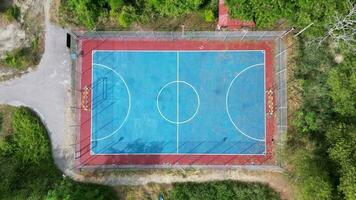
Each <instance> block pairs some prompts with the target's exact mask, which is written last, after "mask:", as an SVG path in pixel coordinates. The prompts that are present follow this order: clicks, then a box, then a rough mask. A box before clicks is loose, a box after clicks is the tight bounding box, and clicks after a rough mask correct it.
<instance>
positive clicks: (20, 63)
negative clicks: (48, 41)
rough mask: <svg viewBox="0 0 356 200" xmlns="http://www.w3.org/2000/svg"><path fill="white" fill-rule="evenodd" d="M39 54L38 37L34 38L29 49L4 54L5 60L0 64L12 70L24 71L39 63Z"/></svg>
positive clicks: (24, 48)
mask: <svg viewBox="0 0 356 200" xmlns="http://www.w3.org/2000/svg"><path fill="white" fill-rule="evenodd" d="M40 52H41V50H40V45H39V37H35V38H34V39H33V40H32V42H31V45H30V46H29V47H23V48H19V49H15V50H13V51H11V52H6V55H5V59H4V60H2V61H1V60H0V63H2V64H3V65H4V66H7V67H11V68H13V69H18V70H24V69H26V68H27V67H29V66H33V65H36V64H37V63H38V62H39V61H40V59H41V55H40Z"/></svg>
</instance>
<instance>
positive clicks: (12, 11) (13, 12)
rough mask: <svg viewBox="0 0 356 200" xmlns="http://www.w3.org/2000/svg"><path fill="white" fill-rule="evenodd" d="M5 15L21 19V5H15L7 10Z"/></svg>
mask: <svg viewBox="0 0 356 200" xmlns="http://www.w3.org/2000/svg"><path fill="white" fill-rule="evenodd" d="M5 15H6V17H7V19H8V20H19V19H20V15H21V10H20V8H19V7H17V6H16V5H14V6H11V7H10V8H8V9H7V10H6V12H5Z"/></svg>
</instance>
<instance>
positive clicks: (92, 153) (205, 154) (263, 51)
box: [90, 50, 267, 156]
mask: <svg viewBox="0 0 356 200" xmlns="http://www.w3.org/2000/svg"><path fill="white" fill-rule="evenodd" d="M251 51H252V52H253V51H255V52H262V53H263V54H264V69H265V68H266V65H265V61H266V59H265V58H266V54H265V50H92V60H91V61H92V79H93V72H94V70H93V61H94V59H93V56H94V54H95V53H96V52H177V53H178V52H251ZM264 71H265V74H266V70H264ZM264 79H266V77H264ZM265 81H266V80H265ZM264 95H265V91H264ZM92 97H93V95H92ZM265 101H266V100H265ZM265 107H266V105H265ZM265 109H266V108H265ZM92 113H93V112H92V111H91V115H92ZM265 116H266V113H265ZM92 120H93V118H92V116H91V121H92ZM265 120H266V119H265ZM92 125H93V123H91V131H92V130H93V129H92ZM92 135H93V134H92V132H91V133H90V137H91V141H90V155H109V156H110V155H128V156H130V155H177V153H110V154H107V153H104V154H100V153H94V152H92V147H91V146H92V141H93V140H92ZM266 140H267V138H266V121H265V145H264V146H265V152H264V153H262V154H236V153H235V154H230V153H224V154H212V153H180V154H178V155H183V156H184V155H195V156H198V155H201V156H209V155H212V156H214V155H219V156H220V155H221V156H224V155H234V156H264V155H266V148H267V147H266ZM177 152H178V149H177Z"/></svg>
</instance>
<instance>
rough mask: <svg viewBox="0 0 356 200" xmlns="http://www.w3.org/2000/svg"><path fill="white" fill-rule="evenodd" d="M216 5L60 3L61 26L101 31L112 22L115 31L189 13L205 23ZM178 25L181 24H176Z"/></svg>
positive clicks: (205, 1)
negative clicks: (198, 14) (136, 24)
mask: <svg viewBox="0 0 356 200" xmlns="http://www.w3.org/2000/svg"><path fill="white" fill-rule="evenodd" d="M216 11H217V3H216V2H215V1H210V0H190V1H184V0H147V1H143V0H137V1H125V0H101V1H94V0H62V1H61V8H60V12H61V15H60V16H61V17H60V18H61V19H62V23H69V24H74V25H77V26H84V27H86V28H88V29H103V28H105V26H107V24H110V23H111V22H115V24H116V26H114V27H115V28H129V27H130V26H131V24H132V23H134V22H136V23H138V24H143V25H145V24H148V23H150V22H151V21H156V20H159V19H162V18H168V19H171V20H173V19H176V18H180V17H184V16H187V15H188V14H192V13H201V16H198V17H200V18H202V19H203V20H204V19H205V21H206V22H212V21H214V19H215V15H214V13H216ZM178 25H181V24H178Z"/></svg>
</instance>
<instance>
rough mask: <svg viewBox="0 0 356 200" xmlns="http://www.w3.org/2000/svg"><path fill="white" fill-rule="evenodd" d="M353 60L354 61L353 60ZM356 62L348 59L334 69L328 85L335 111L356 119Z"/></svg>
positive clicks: (330, 74)
mask: <svg viewBox="0 0 356 200" xmlns="http://www.w3.org/2000/svg"><path fill="white" fill-rule="evenodd" d="M351 59H352V60H351ZM355 66H356V60H355V59H353V58H352V57H349V58H347V60H345V61H344V62H343V63H342V64H340V65H339V66H337V67H336V68H334V69H332V70H331V71H330V73H329V77H328V80H327V83H328V85H329V87H330V89H331V90H330V97H331V98H332V100H333V103H334V110H335V111H336V112H338V113H339V114H341V115H343V116H349V117H356V100H355V99H356V68H355Z"/></svg>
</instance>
